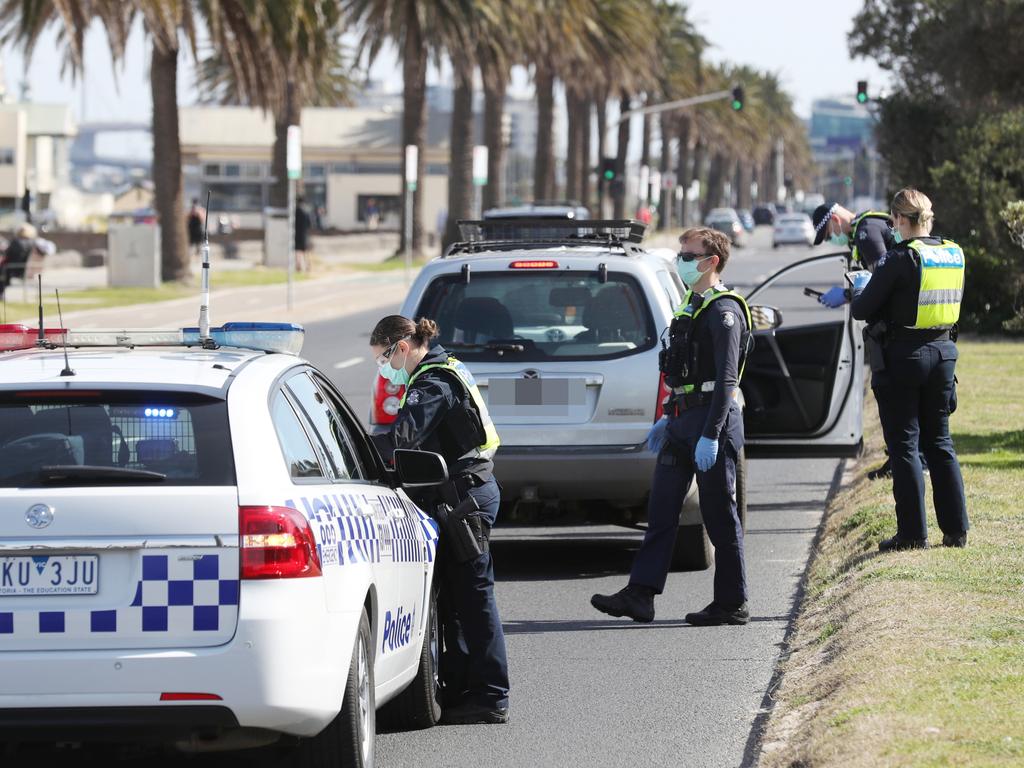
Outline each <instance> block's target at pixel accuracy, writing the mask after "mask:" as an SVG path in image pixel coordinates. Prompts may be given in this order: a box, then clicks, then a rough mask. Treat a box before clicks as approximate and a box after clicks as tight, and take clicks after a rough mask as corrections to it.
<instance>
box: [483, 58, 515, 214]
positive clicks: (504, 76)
mask: <svg viewBox="0 0 1024 768" xmlns="http://www.w3.org/2000/svg"><path fill="white" fill-rule="evenodd" d="M508 74H509V73H508V72H490V73H488V74H486V75H485V76H484V78H483V81H484V143H485V144H486V145H487V186H485V187H484V189H483V208H484V210H487V209H488V208H495V207H497V206H499V205H501V204H502V203H504V202H505V149H506V148H505V139H504V136H503V135H502V130H501V124H502V122H503V121H504V116H505V91H506V89H507V88H508Z"/></svg>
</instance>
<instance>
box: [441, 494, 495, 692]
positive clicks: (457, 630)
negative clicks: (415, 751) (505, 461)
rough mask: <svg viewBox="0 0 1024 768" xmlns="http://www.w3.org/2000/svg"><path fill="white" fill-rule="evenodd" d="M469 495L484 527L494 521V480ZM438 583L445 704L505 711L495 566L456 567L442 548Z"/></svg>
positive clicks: (486, 562)
mask: <svg viewBox="0 0 1024 768" xmlns="http://www.w3.org/2000/svg"><path fill="white" fill-rule="evenodd" d="M468 493H469V495H470V496H472V497H473V498H474V499H476V503H477V505H478V506H479V507H480V511H481V513H482V514H483V517H484V519H485V520H486V521H487V523H488V525H494V521H495V519H496V518H497V516H498V505H499V502H500V501H501V492H500V491H499V490H498V484H497V482H495V481H494V479H493V478H492V479H490V480H488V481H487V482H486V483H484V484H483V485H481V486H479V487H477V488H471V489H469V491H468ZM438 558H439V562H438V563H437V565H438V568H439V575H440V578H441V597H440V600H441V620H442V623H443V625H444V639H445V651H444V657H443V659H442V662H441V675H442V679H443V681H444V684H445V699H446V704H449V705H453V704H457V703H461V702H467V701H468V702H472V703H474V704H480V705H483V706H493V707H506V706H508V689H509V685H508V658H507V656H506V653H505V633H504V631H503V630H502V627H501V617H500V616H499V615H498V604H497V602H495V599H494V563H493V561H492V560H491V553H490V552H484V553H483V554H482V555H480V556H479V557H477V558H476V559H475V560H470V561H469V562H466V563H456V562H455V561H454V560H453V559H452V558H450V557H447V555H446V554H445V552H444V547H443V543H442V547H441V550H440V551H439V553H438Z"/></svg>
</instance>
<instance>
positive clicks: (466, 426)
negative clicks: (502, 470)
mask: <svg viewBox="0 0 1024 768" xmlns="http://www.w3.org/2000/svg"><path fill="white" fill-rule="evenodd" d="M437 335H438V328H437V324H436V323H435V322H434V321H433V320H427V319H420V321H419V322H418V323H413V321H412V320H410V319H409V318H407V317H403V316H401V315H389V316H387V317H385V318H384V319H383V320H381V321H380V322H379V323H377V326H376V327H375V328H374V329H373V333H371V334H370V347H371V348H372V349H373V353H374V355H376V358H377V365H378V366H379V369H380V375H381V376H383V377H384V378H386V379H387V380H388V381H390V382H392V383H393V384H398V385H402V386H405V388H406V392H405V398H404V399H403V401H402V406H401V409H400V410H399V412H398V416H397V418H396V419H395V423H394V425H393V427H392V429H391V432H390V435H389V438H390V446H391V447H392V448H421V449H423V450H427V451H434V452H436V453H440V454H441V455H442V456H444V458H445V461H446V462H447V464H448V467H449V474H450V476H451V479H452V482H453V483H454V486H455V490H456V491H457V493H458V496H459V498H461V499H465V498H466V497H467V496H470V497H472V498H473V499H474V500H475V501H476V503H477V505H478V506H479V513H477V516H476V517H475V519H474V520H473V522H474V524H475V526H476V528H477V533H478V535H480V538H481V539H482V542H483V546H482V549H483V552H482V554H479V555H477V556H476V557H473V558H472V559H469V560H466V561H463V562H458V561H457V560H458V558H456V557H454V556H453V555H452V552H451V549H450V548H448V547H443V549H444V550H445V551H447V554H442V555H441V560H440V562H439V563H438V565H439V566H440V567H441V589H442V600H443V601H444V602H446V604H447V605H448V606H449V607H450V608H451V609H452V611H451V612H453V613H454V614H455V617H457V618H455V619H454V620H453V617H451V616H446V617H445V618H446V630H445V638H446V641H447V643H446V645H447V649H446V652H445V659H444V664H443V665H442V674H443V675H444V679H445V687H446V692H445V694H446V707H445V711H444V720H445V721H446V722H449V723H504V722H507V720H508V688H509V686H508V662H507V659H506V655H505V635H504V633H503V631H502V628H501V619H500V617H499V616H498V606H497V604H496V602H495V600H494V564H493V562H492V561H491V556H490V552H489V548H488V546H487V539H488V537H489V535H490V529H491V526H492V525H493V524H494V520H495V517H496V516H497V514H498V503H499V501H500V493H499V490H498V484H497V483H496V482H495V480H494V476H493V474H492V469H493V466H494V465H493V463H492V462H491V459H492V457H493V456H494V452H495V450H497V447H498V444H499V440H498V433H497V432H496V431H495V429H494V425H493V424H492V423H491V419H490V416H489V415H488V414H487V406H486V405H485V404H484V402H483V400H482V399H481V397H480V393H479V391H478V390H477V388H476V383H475V382H474V381H473V376H472V374H470V372H469V370H468V369H467V368H466V367H465V366H464V365H463V364H462V363H460V362H459V361H458V360H456V359H455V358H454V357H451V356H449V355H448V353H447V352H446V351H445V350H444V348H443V347H441V346H440V345H439V344H432V340H433V339H434V338H436V337H437ZM442 543H443V540H442ZM453 630H454V631H453ZM453 698H454V702H453V701H452V699H453ZM449 705H450V706H449Z"/></svg>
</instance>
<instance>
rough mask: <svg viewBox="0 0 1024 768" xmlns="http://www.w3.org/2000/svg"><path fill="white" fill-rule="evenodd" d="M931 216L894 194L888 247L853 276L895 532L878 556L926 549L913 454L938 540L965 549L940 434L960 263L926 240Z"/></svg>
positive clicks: (952, 458) (949, 459)
mask: <svg viewBox="0 0 1024 768" xmlns="http://www.w3.org/2000/svg"><path fill="white" fill-rule="evenodd" d="M933 218H934V214H933V212H932V204H931V200H929V199H928V198H927V197H926V196H925V195H924V194H922V193H921V192H919V191H917V190H916V189H911V188H906V189H902V190H900V191H899V192H897V193H896V196H895V197H894V198H893V200H892V220H893V225H894V227H893V235H894V237H895V239H896V241H897V243H898V245H896V247H895V248H894V249H893V250H891V251H890V252H889V253H887V254H886V255H885V256H884V257H883V258H882V259H881V261H879V263H878V265H877V266H876V267H875V270H874V273H873V274H872V273H867V272H862V273H855V275H854V278H853V289H852V293H853V301H852V304H851V311H852V313H853V316H854V317H855V318H857V319H858V320H865V321H867V322H868V324H869V325H868V329H867V337H868V341H869V344H870V345H874V346H875V347H876V348H875V350H874V352H873V360H874V361H876V362H875V363H873V364H872V373H871V389H872V391H873V392H874V393H875V399H876V400H877V401H878V415H879V418H880V420H881V422H882V431H883V433H884V435H885V444H886V447H887V449H888V451H889V457H890V459H891V461H892V488H893V497H894V499H895V502H896V535H895V536H893V537H891V538H889V539H886V540H884V541H883V542H881V544H879V546H878V548H879V550H881V551H883V552H888V551H892V550H901V549H919V548H923V547H926V546H927V539H928V530H927V524H926V520H925V505H924V475H923V472H922V467H921V460H920V455H919V454H920V453H923V454H924V456H925V458H926V459H927V460H928V468H929V470H930V475H931V482H932V498H933V500H934V502H935V513H936V516H937V517H938V522H939V528H941V529H942V534H943V536H942V543H943V545H944V546H947V547H964V546H966V545H967V529H968V527H969V523H968V520H967V502H966V498H965V495H964V481H963V477H962V475H961V473H960V463H959V461H958V460H957V456H956V451H955V449H954V447H953V439H952V438H951V437H950V434H949V414H950V412H951V410H952V402H953V398H954V391H955V390H954V381H955V380H954V373H955V368H956V360H957V357H958V352H957V348H956V335H957V321H958V320H959V318H960V303H961V301H962V299H963V290H964V266H965V259H964V252H963V250H962V249H961V248H960V246H959V245H957V244H956V243H954V242H953V241H952V240H946V239H943V238H940V237H932V236H930V233H931V229H932V220H933Z"/></svg>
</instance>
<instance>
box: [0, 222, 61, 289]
mask: <svg viewBox="0 0 1024 768" xmlns="http://www.w3.org/2000/svg"><path fill="white" fill-rule="evenodd" d="M37 235H38V233H37V232H36V228H35V227H34V226H32V225H31V224H27V223H25V224H19V225H18V228H17V229H16V230H15V232H14V238H13V239H12V240H11V241H10V242H9V243H8V244H7V247H6V248H5V249H4V252H3V255H2V256H0V297H2V296H3V295H4V292H5V291H6V290H7V286H8V285H10V284H11V278H14V277H18V278H21V279H22V280H24V279H25V269H26V268H27V266H28V260H29V259H30V258H32V254H34V253H42V251H41V250H40V248H39V242H40V241H39V240H38V238H37ZM55 250H56V249H55V248H54V251H55Z"/></svg>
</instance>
